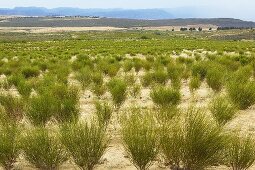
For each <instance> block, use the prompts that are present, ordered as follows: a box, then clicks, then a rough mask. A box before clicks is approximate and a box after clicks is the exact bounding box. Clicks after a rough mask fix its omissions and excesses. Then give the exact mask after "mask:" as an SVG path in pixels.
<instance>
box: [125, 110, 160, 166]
mask: <svg viewBox="0 0 255 170" xmlns="http://www.w3.org/2000/svg"><path fill="white" fill-rule="evenodd" d="M122 138H123V142H124V145H125V147H126V150H127V152H128V154H129V156H130V158H131V161H132V162H133V164H134V165H135V166H136V167H137V169H141V170H145V169H147V168H148V167H149V166H150V163H151V161H153V159H154V158H155V157H156V155H157V153H158V146H157V143H158V141H157V133H156V128H155V122H154V120H153V118H152V117H151V116H150V115H148V114H147V115H144V116H142V115H141V114H140V113H136V112H135V113H133V114H131V116H130V117H128V118H125V119H124V120H123V123H122Z"/></svg>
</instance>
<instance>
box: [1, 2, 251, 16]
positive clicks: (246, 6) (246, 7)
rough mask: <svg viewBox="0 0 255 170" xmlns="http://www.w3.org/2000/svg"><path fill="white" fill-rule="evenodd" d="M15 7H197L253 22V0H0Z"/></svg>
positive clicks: (8, 6) (213, 14) (2, 5)
mask: <svg viewBox="0 0 255 170" xmlns="http://www.w3.org/2000/svg"><path fill="white" fill-rule="evenodd" d="M17 6H18V7H20V6H22V7H26V6H38V7H47V8H55V7H78V8H124V9H145V8H178V7H191V8H192V7H194V10H195V9H198V7H199V8H204V9H205V10H204V11H205V13H208V12H209V14H205V16H212V17H214V16H215V17H218V16H221V17H235V18H240V19H246V20H253V21H255V12H254V9H255V0H0V7H1V8H13V7H17ZM207 9H209V11H208V12H206V11H207ZM212 11H213V12H212ZM201 17H203V16H201Z"/></svg>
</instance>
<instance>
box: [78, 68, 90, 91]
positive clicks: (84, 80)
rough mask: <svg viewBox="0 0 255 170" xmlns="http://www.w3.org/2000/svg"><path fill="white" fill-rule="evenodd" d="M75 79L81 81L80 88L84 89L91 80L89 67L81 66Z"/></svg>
mask: <svg viewBox="0 0 255 170" xmlns="http://www.w3.org/2000/svg"><path fill="white" fill-rule="evenodd" d="M76 79H77V80H78V81H79V82H80V83H81V85H82V88H83V89H85V88H87V86H89V85H90V83H91V81H92V71H91V69H90V68H89V67H84V68H82V69H81V70H80V71H79V72H78V73H77V74H76Z"/></svg>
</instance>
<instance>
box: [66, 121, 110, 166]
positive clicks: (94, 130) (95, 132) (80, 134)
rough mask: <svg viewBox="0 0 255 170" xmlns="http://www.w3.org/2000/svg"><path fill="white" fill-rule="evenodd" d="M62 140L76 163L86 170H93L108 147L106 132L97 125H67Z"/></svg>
mask: <svg viewBox="0 0 255 170" xmlns="http://www.w3.org/2000/svg"><path fill="white" fill-rule="evenodd" d="M61 139H62V140H61V141H62V143H63V144H64V145H65V147H66V148H67V150H68V152H69V153H70V155H71V156H72V157H73V159H74V162H75V163H76V164H77V165H78V166H79V167H80V168H81V169H84V170H85V169H86V170H92V169H93V167H94V166H95V165H96V164H97V163H98V162H99V160H100V158H101V157H102V155H103V153H104V151H105V149H106V147H107V140H106V135H105V130H104V128H103V127H102V126H100V125H98V124H97V123H92V124H91V125H88V124H87V123H77V124H74V123H71V124H65V125H64V126H63V127H62V128H61Z"/></svg>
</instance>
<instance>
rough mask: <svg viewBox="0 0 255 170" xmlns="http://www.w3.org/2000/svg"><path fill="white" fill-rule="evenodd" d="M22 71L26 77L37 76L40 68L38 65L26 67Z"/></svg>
mask: <svg viewBox="0 0 255 170" xmlns="http://www.w3.org/2000/svg"><path fill="white" fill-rule="evenodd" d="M21 73H22V74H23V76H24V77H25V78H30V77H37V76H38V75H39V74H40V70H39V68H37V67H25V68H23V69H22V70H21Z"/></svg>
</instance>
